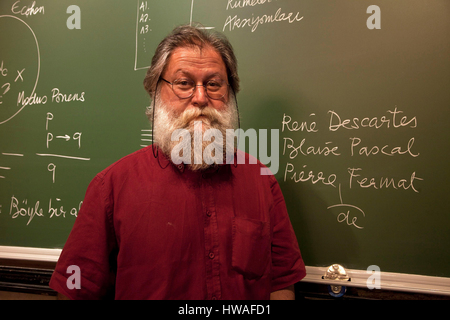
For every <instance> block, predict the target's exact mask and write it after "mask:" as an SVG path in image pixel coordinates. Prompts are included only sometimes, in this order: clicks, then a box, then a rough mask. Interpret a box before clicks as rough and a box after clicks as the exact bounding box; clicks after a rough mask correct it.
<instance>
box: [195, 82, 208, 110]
mask: <svg viewBox="0 0 450 320" xmlns="http://www.w3.org/2000/svg"><path fill="white" fill-rule="evenodd" d="M192 104H194V105H196V106H198V107H204V106H206V105H207V104H208V95H207V94H206V89H205V87H204V86H202V85H197V86H196V87H195V88H194V94H193V96H192Z"/></svg>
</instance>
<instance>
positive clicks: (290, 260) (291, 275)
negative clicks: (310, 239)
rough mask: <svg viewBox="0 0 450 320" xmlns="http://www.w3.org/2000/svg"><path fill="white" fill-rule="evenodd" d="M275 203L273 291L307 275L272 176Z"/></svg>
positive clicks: (278, 187) (273, 209)
mask: <svg viewBox="0 0 450 320" xmlns="http://www.w3.org/2000/svg"><path fill="white" fill-rule="evenodd" d="M269 179H270V182H271V190H272V195H273V199H274V205H273V208H272V212H271V217H272V219H273V239H272V273H273V277H272V292H273V291H277V290H281V289H284V288H286V287H288V286H290V285H293V284H294V283H296V282H298V281H300V280H301V279H303V278H304V277H305V276H306V268H305V264H304V262H303V259H302V256H301V253H300V249H299V246H298V242H297V237H296V236H295V233H294V229H293V228H292V224H291V221H290V219H289V215H288V212H287V209H286V204H285V201H284V197H283V194H282V192H281V189H280V186H279V185H278V182H277V181H276V179H275V177H273V176H270V178H269Z"/></svg>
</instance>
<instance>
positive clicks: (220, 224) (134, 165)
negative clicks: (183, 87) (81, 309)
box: [50, 147, 306, 299]
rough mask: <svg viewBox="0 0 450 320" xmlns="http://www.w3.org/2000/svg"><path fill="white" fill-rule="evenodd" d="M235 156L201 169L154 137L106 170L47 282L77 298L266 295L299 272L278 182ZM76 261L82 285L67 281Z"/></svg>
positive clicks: (301, 274) (95, 182)
mask: <svg viewBox="0 0 450 320" xmlns="http://www.w3.org/2000/svg"><path fill="white" fill-rule="evenodd" d="M238 156H245V157H246V160H245V164H238V165H237V166H235V165H222V166H220V167H219V169H218V170H217V169H215V170H210V171H208V172H206V173H200V172H193V171H191V170H188V169H187V168H186V167H184V166H183V165H179V166H175V165H174V164H172V163H171V162H169V161H168V160H167V159H166V158H165V157H164V156H163V155H161V152H159V155H158V156H157V158H155V157H154V155H153V152H152V148H151V147H147V148H145V149H141V150H139V151H137V152H135V153H133V154H131V155H129V156H127V157H125V158H123V159H121V160H119V161H118V162H116V163H115V164H113V165H111V166H110V167H108V168H107V169H105V170H104V171H102V172H101V173H99V174H98V175H97V176H96V177H95V178H94V179H93V181H92V182H91V184H90V185H89V187H88V190H87V192H86V196H85V199H84V202H83V205H82V208H81V210H80V212H79V214H78V217H77V219H76V221H75V224H74V227H73V229H72V231H71V233H70V236H69V238H68V240H67V242H66V245H65V246H64V249H63V251H62V253H61V256H60V259H59V261H58V264H57V266H56V269H55V272H54V274H53V277H52V279H51V282H50V287H52V288H53V289H54V290H56V291H58V292H60V293H62V294H64V295H66V296H68V297H69V298H71V299H98V298H105V297H115V298H116V299H269V296H270V293H271V292H273V291H276V290H280V289H283V288H285V287H287V286H290V285H292V284H294V283H296V282H298V281H300V280H301V279H302V278H303V277H304V276H305V275H306V272H305V266H304V263H303V260H302V257H301V254H300V250H299V247H298V244H297V239H296V237H295V234H294V231H293V229H292V226H291V223H290V220H289V216H288V213H287V210H286V205H285V202H284V199H283V195H282V193H281V190H280V187H279V185H278V183H277V181H276V180H275V178H274V176H272V175H270V176H267V175H261V174H260V168H262V167H263V165H262V164H261V163H259V162H258V164H248V163H249V161H248V157H249V156H248V155H246V154H244V153H242V152H240V151H238ZM70 265H76V266H78V267H79V268H80V275H81V281H80V285H81V289H68V287H67V279H68V278H69V277H70V276H72V272H70V273H68V272H67V268H68V266H70ZM71 280H73V278H71V279H69V281H71Z"/></svg>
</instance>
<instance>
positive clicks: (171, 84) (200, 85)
mask: <svg viewBox="0 0 450 320" xmlns="http://www.w3.org/2000/svg"><path fill="white" fill-rule="evenodd" d="M160 79H161V80H163V81H164V82H166V83H168V84H170V87H171V88H172V92H173V94H174V95H176V96H177V97H178V98H179V99H189V98H191V97H192V96H193V95H194V94H195V88H196V87H203V88H205V92H206V95H207V96H208V98H210V99H213V100H220V99H222V98H223V97H225V96H226V95H227V93H229V92H228V87H230V84H229V83H225V84H226V85H227V92H225V93H224V95H223V96H221V97H220V98H212V97H211V96H210V95H209V94H208V89H207V88H206V84H195V85H194V88H193V90H192V93H191V95H190V96H189V97H186V98H181V97H180V96H178V95H177V94H176V93H175V90H174V89H173V82H170V81H168V80H166V79H164V78H163V77H160ZM175 80H178V79H175ZM191 80H192V79H191ZM222 81H223V80H222ZM192 82H193V80H192ZM224 82H225V81H224Z"/></svg>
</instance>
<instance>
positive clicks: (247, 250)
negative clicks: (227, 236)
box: [231, 217, 271, 279]
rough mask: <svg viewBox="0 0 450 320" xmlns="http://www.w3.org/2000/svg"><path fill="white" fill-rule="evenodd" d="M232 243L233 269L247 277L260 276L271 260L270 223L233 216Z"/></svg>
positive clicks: (255, 277) (254, 277)
mask: <svg viewBox="0 0 450 320" xmlns="http://www.w3.org/2000/svg"><path fill="white" fill-rule="evenodd" d="M232 243H233V244H232V258H231V265H232V267H233V269H234V270H235V271H237V272H239V273H241V274H243V275H244V277H245V278H247V279H257V278H261V277H262V276H263V275H264V273H265V271H266V270H267V269H268V268H269V266H270V262H271V240H270V224H269V223H268V222H264V221H259V220H253V219H245V218H239V217H235V218H234V219H233V234H232Z"/></svg>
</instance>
